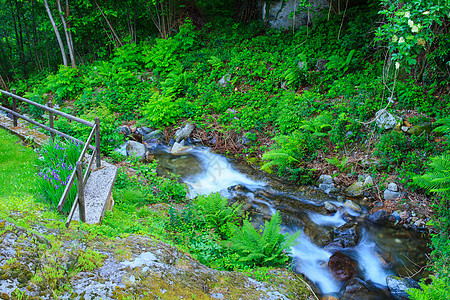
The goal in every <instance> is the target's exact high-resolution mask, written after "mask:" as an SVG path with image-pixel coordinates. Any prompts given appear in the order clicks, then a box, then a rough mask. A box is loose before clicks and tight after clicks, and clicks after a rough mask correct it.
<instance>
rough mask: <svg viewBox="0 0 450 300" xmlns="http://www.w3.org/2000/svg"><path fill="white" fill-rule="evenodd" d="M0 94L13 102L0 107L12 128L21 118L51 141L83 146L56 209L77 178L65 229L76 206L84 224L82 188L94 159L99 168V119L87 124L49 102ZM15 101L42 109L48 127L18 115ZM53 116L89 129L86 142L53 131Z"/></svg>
mask: <svg viewBox="0 0 450 300" xmlns="http://www.w3.org/2000/svg"><path fill="white" fill-rule="evenodd" d="M0 93H1V94H2V95H4V96H7V97H12V100H13V101H12V109H9V108H6V107H4V106H1V105H0V109H1V110H3V111H5V112H7V113H9V114H11V115H12V116H13V126H17V120H18V118H21V119H23V120H25V121H27V122H29V123H31V124H33V125H36V126H38V127H40V128H42V129H45V130H48V131H49V132H50V133H51V138H52V139H54V135H55V134H57V135H59V136H61V137H64V138H66V139H69V140H72V141H75V142H77V143H80V144H81V145H84V146H83V150H82V151H81V153H80V156H79V158H78V161H77V162H76V167H75V168H74V170H73V172H72V174H71V175H70V178H69V181H68V183H67V185H66V187H65V189H64V192H63V194H62V196H61V198H60V200H59V203H58V206H57V209H58V211H62V209H63V206H64V203H65V202H66V200H67V197H68V195H69V192H70V189H71V187H72V186H73V183H74V182H75V178H77V191H78V193H77V195H76V197H75V200H74V203H73V205H72V207H71V210H70V213H69V216H68V218H67V221H66V227H67V228H68V227H69V225H70V221H71V220H72V218H73V215H74V213H75V210H76V208H77V206H78V209H79V213H80V221H82V222H86V211H85V210H86V206H85V202H84V187H85V185H86V182H87V179H88V177H89V174H90V171H91V167H92V163H93V161H94V159H95V160H96V167H97V168H100V167H101V157H100V119H99V118H95V122H94V123H92V122H89V121H86V120H83V119H80V118H77V117H75V116H72V115H70V114H67V113H64V112H62V111H59V110H57V109H54V108H52V104H51V102H49V103H47V105H42V104H39V103H36V102H34V101H31V100H29V99H25V98H23V97H20V96H18V95H16V94H15V93H16V91H15V90H12V93H11V92H7V91H4V90H0ZM17 100H19V101H21V102H25V103H27V104H30V105H33V106H35V107H38V108H40V109H42V110H44V111H48V112H49V125H50V126H47V125H44V124H41V123H39V122H37V121H35V120H33V119H31V118H28V117H27V116H24V115H22V114H20V113H18V111H17ZM53 115H58V116H61V117H64V118H67V119H69V120H72V121H75V122H78V123H80V124H83V125H86V126H89V127H91V128H92V130H91V132H90V134H89V137H88V138H87V140H86V141H82V140H79V139H77V138H75V137H72V136H70V135H68V134H65V133H63V132H60V131H58V130H56V129H54V128H53ZM94 137H95V139H94ZM93 139H94V140H95V147H94V146H92V145H91V144H90V143H91V141H92V140H93ZM88 149H90V150H92V155H91V157H90V159H89V162H88V163H87V167H86V171H85V173H84V175H83V160H84V157H85V156H86V153H87V150H88Z"/></svg>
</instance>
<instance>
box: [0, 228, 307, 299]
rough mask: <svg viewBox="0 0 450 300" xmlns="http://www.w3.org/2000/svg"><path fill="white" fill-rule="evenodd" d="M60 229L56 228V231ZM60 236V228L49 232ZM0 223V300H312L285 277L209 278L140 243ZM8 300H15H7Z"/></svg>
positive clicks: (171, 250)
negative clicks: (19, 297)
mask: <svg viewBox="0 0 450 300" xmlns="http://www.w3.org/2000/svg"><path fill="white" fill-rule="evenodd" d="M61 224H62V223H61ZM57 228H64V226H63V225H62V226H59V227H58V226H57ZM34 230H36V231H37V232H41V233H42V235H39V234H35V233H32V232H30V231H29V230H26V229H24V228H20V227H17V226H16V225H14V224H12V223H9V222H6V221H2V220H0V298H1V299H13V298H14V297H16V296H14V297H13V295H16V293H18V292H19V293H21V294H22V295H24V297H26V299H29V300H32V299H33V300H34V299H56V298H54V297H55V295H56V297H57V298H58V299H103V300H106V299H128V298H129V297H130V296H131V297H133V296H137V297H139V299H182V298H184V299H314V298H313V296H312V294H311V292H310V291H309V290H308V288H307V286H306V284H305V283H304V281H303V280H301V279H300V278H299V277H298V276H297V275H293V274H292V273H289V272H287V271H281V270H280V271H275V270H274V271H273V276H274V277H273V279H272V281H271V282H270V283H267V282H260V281H256V280H253V279H251V278H249V277H247V276H244V275H243V274H241V273H238V272H225V271H217V270H214V269H211V268H208V267H206V266H204V265H202V264H200V263H199V262H198V261H197V260H195V259H193V258H192V257H190V256H189V255H187V254H185V253H182V252H180V251H179V250H177V249H176V248H175V247H172V246H170V245H168V244H165V243H163V242H160V241H156V240H153V239H152V238H150V237H147V236H140V235H130V236H128V237H124V238H119V237H117V238H111V239H109V238H101V237H98V236H96V235H90V234H89V233H87V232H83V231H79V230H77V231H75V230H71V229H69V230H67V231H66V229H49V228H46V227H44V226H41V225H38V226H34ZM14 299H16V298H14Z"/></svg>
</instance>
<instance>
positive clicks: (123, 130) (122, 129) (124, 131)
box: [118, 126, 131, 136]
mask: <svg viewBox="0 0 450 300" xmlns="http://www.w3.org/2000/svg"><path fill="white" fill-rule="evenodd" d="M118 131H119V133H121V134H123V135H124V136H127V135H130V134H131V130H130V128H128V126H120V127H119V128H118Z"/></svg>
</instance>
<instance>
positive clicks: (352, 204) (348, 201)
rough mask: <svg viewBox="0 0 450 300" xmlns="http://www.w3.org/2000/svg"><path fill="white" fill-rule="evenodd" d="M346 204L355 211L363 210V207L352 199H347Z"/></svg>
mask: <svg viewBox="0 0 450 300" xmlns="http://www.w3.org/2000/svg"><path fill="white" fill-rule="evenodd" d="M344 205H345V206H346V207H348V208H351V209H353V210H354V211H357V212H360V211H361V207H360V206H359V205H358V204H356V203H355V202H353V201H352V200H347V201H345V203H344Z"/></svg>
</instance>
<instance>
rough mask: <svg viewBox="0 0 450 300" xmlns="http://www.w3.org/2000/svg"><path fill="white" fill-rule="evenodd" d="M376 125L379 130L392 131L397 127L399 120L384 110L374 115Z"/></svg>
mask: <svg viewBox="0 0 450 300" xmlns="http://www.w3.org/2000/svg"><path fill="white" fill-rule="evenodd" d="M375 117H376V118H377V119H376V121H375V122H376V124H377V126H378V127H379V128H381V129H386V130H387V129H392V128H394V127H395V125H397V124H398V123H399V122H400V121H401V118H399V117H397V116H394V115H393V114H391V113H389V112H388V111H386V110H385V109H381V110H379V111H377V112H376V113H375Z"/></svg>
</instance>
